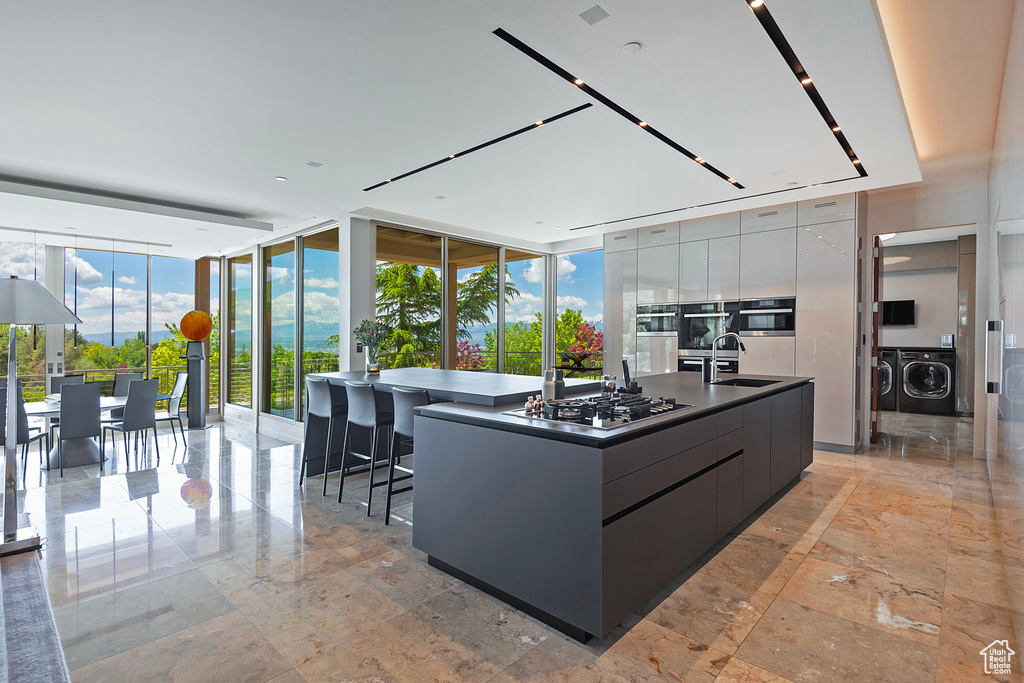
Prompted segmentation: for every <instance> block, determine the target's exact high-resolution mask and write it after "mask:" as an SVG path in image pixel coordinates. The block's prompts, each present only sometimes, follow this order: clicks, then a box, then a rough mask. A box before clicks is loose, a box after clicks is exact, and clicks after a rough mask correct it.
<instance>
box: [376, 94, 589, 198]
mask: <svg viewBox="0 0 1024 683" xmlns="http://www.w3.org/2000/svg"><path fill="white" fill-rule="evenodd" d="M592 106H594V105H592V104H590V103H589V102H588V103H587V104H581V105H580V106H578V107H574V108H572V109H569V110H567V111H563V112H562V113H561V114H555V115H554V116H552V117H550V118H547V119H541V120H540V121H537V122H535V123H531V124H530V125H529V126H523V127H522V128H520V129H518V130H514V131H512V132H511V133H506V134H505V135H502V136H501V137H497V138H494V139H493V140H488V141H487V142H484V143H482V144H479V145H477V146H476V147H470V148H469V149H464V150H462V151H461V152H456V153H455V154H449V155H448V156H446V157H445V158H444V159H438V160H437V161H435V162H433V163H429V164H427V165H426V166H420V167H419V168H414V169H413V170H411V171H408V172H407V173H403V174H402V175H396V176H395V177H393V178H388V179H387V180H385V181H384V182H382V183H377V184H376V185H370V186H369V187H364V188H363V192H369V191H370V190H376V189H377V188H378V187H384V186H385V185H389V184H391V183H393V182H395V181H396V180H401V179H402V178H408V177H409V176H411V175H413V174H415V173H420V172H422V171H426V170H427V169H428V168H434V167H435V166H440V165H441V164H444V163H447V162H449V161H452V160H453V159H457V158H459V157H464V156H466V155H467V154H472V153H473V152H478V151H480V150H481V149H483V148H484V147H490V146H491V145H496V144H498V143H499V142H503V141H505V140H508V139H509V138H514V137H515V136H517V135H522V134H523V133H528V132H530V131H531V130H537V129H538V128H540V127H541V126H543V125H545V124H548V123H554V122H555V121H557V120H558V119H563V118H565V117H566V116H571V115H572V114H575V113H577V112H581V111H583V110H584V109H587V108H589V107H592Z"/></svg>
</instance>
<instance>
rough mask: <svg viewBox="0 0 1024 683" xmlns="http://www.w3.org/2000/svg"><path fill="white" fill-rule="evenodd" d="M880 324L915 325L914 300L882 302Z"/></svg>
mask: <svg viewBox="0 0 1024 683" xmlns="http://www.w3.org/2000/svg"><path fill="white" fill-rule="evenodd" d="M882 324H883V325H916V324H917V322H916V319H915V316H914V300H913V299H909V300H906V301H883V302H882Z"/></svg>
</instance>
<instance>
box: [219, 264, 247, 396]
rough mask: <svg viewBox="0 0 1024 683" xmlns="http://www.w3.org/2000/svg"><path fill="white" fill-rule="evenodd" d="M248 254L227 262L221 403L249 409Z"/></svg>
mask: <svg viewBox="0 0 1024 683" xmlns="http://www.w3.org/2000/svg"><path fill="white" fill-rule="evenodd" d="M252 260H253V259H252V254H244V255H242V256H236V257H235V258H232V259H228V308H227V319H228V324H227V328H226V332H227V339H226V341H227V363H228V366H227V367H228V383H227V384H228V386H227V395H226V396H225V401H226V402H227V403H233V404H235V405H237V406H241V407H243V408H251V407H252V380H253V377H252V341H253V339H252Z"/></svg>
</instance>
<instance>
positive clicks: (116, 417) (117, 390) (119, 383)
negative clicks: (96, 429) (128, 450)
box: [103, 372, 145, 423]
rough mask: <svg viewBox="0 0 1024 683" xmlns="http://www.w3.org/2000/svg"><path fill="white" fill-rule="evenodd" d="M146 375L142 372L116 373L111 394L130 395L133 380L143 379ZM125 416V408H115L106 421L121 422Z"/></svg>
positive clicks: (119, 396) (115, 395)
mask: <svg viewBox="0 0 1024 683" xmlns="http://www.w3.org/2000/svg"><path fill="white" fill-rule="evenodd" d="M144 377H145V375H143V374H142V373H141V372H118V373H116V374H115V375H114V388H113V391H111V392H110V395H111V396H114V397H117V398H124V397H125V396H127V395H128V389H129V387H131V384H132V382H134V381H136V380H139V379H143V378H144ZM122 418H124V408H114V409H113V410H111V411H110V413H109V415H107V417H106V419H104V420H103V421H104V422H107V423H110V422H120V421H121V419H122Z"/></svg>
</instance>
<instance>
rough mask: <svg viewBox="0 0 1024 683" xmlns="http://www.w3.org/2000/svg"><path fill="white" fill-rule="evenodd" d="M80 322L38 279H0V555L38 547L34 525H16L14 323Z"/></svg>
mask: <svg viewBox="0 0 1024 683" xmlns="http://www.w3.org/2000/svg"><path fill="white" fill-rule="evenodd" d="M80 322H82V321H81V320H79V319H78V317H77V316H76V315H75V314H74V313H72V312H71V311H69V310H68V309H67V307H65V306H64V304H62V303H61V302H60V300H59V299H58V298H57V297H55V296H54V295H53V294H51V293H50V291H49V290H47V289H46V287H44V286H43V285H42V283H40V282H36V281H35V280H19V279H18V278H17V277H16V276H14V275H12V276H11V278H10V279H9V280H3V279H0V324H3V325H10V326H11V327H10V332H9V337H8V342H9V347H8V355H7V440H6V448H5V449H4V537H3V543H0V557H3V556H5V555H13V554H15V553H23V552H27V551H29V550H36V549H37V548H39V534H37V533H36V530H35V529H32V528H25V529H18V405H17V400H18V359H17V338H16V333H17V326H18V325H45V324H49V323H53V324H58V325H59V324H64V325H74V324H76V323H80Z"/></svg>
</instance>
